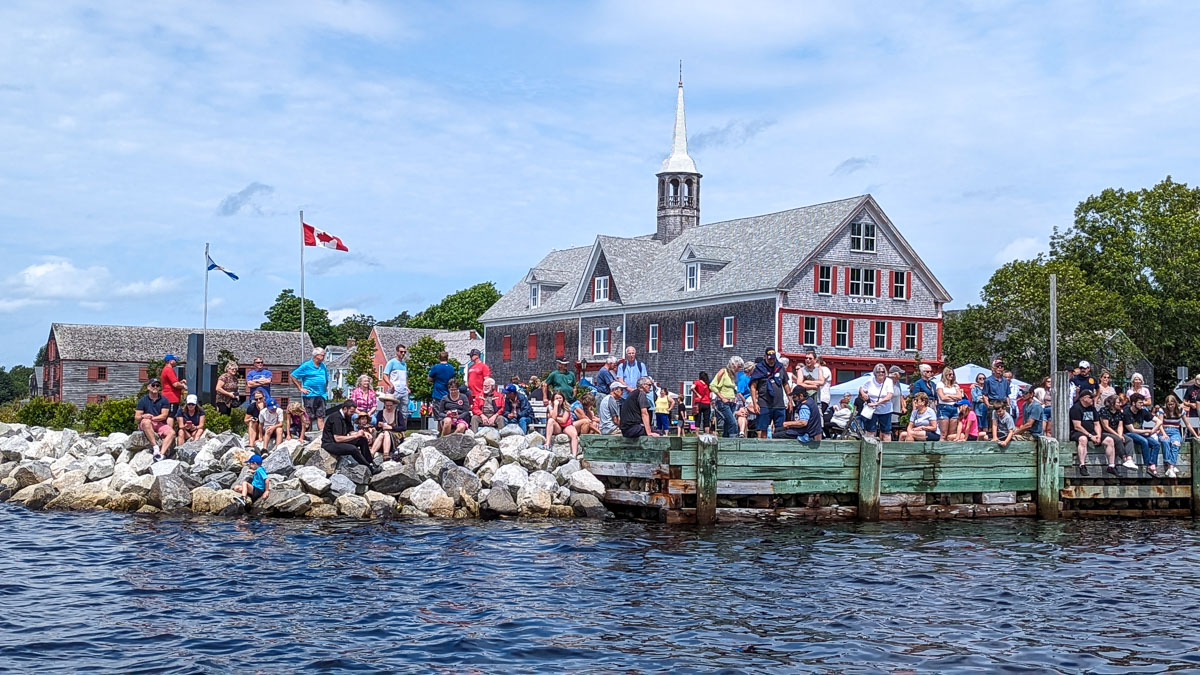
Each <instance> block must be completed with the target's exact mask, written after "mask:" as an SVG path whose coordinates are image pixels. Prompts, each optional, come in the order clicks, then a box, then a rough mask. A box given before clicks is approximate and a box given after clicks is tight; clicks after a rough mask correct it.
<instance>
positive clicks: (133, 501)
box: [106, 493, 146, 513]
mask: <svg viewBox="0 0 1200 675" xmlns="http://www.w3.org/2000/svg"><path fill="white" fill-rule="evenodd" d="M145 505H146V498H145V497H141V496H139V495H131V494H128V493H123V494H118V495H117V496H116V497H113V498H112V499H110V500H109V501H108V506H107V507H106V508H107V509H108V510H109V511H116V512H117V513H133V512H134V511H137V510H138V509H140V508H142V507H143V506H145Z"/></svg>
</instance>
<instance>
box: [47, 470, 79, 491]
mask: <svg viewBox="0 0 1200 675" xmlns="http://www.w3.org/2000/svg"><path fill="white" fill-rule="evenodd" d="M86 482H87V473H86V472H84V471H83V470H82V469H75V470H74V471H67V472H66V473H64V474H62V475H61V476H59V477H58V478H55V479H54V480H53V481H52V482H51V483H50V484H51V485H53V486H54V489H56V490H58V491H59V492H62V491H63V490H66V489H67V488H73V487H77V486H79V485H83V484H84V483H86Z"/></svg>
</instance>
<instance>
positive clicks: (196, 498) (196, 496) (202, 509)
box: [192, 485, 217, 513]
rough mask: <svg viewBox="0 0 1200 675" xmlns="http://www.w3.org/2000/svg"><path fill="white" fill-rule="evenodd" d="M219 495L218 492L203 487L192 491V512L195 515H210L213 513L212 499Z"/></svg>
mask: <svg viewBox="0 0 1200 675" xmlns="http://www.w3.org/2000/svg"><path fill="white" fill-rule="evenodd" d="M216 494H217V490H214V489H212V488H207V487H204V486H203V485H201V486H200V487H198V488H195V489H193V490H192V511H194V512H195V513H210V512H211V511H212V498H213V496H214V495H216Z"/></svg>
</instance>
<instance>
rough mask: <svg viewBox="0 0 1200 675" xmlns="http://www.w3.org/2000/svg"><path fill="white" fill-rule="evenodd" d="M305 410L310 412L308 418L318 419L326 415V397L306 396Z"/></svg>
mask: <svg viewBox="0 0 1200 675" xmlns="http://www.w3.org/2000/svg"><path fill="white" fill-rule="evenodd" d="M301 400H302V401H304V412H306V413H308V419H310V420H316V419H323V418H324V417H325V397H324V396H304V397H303V398H302V399H301Z"/></svg>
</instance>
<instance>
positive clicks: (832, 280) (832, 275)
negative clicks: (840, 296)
mask: <svg viewBox="0 0 1200 675" xmlns="http://www.w3.org/2000/svg"><path fill="white" fill-rule="evenodd" d="M829 292H830V294H832V295H837V268H836V267H830V268H829Z"/></svg>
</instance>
